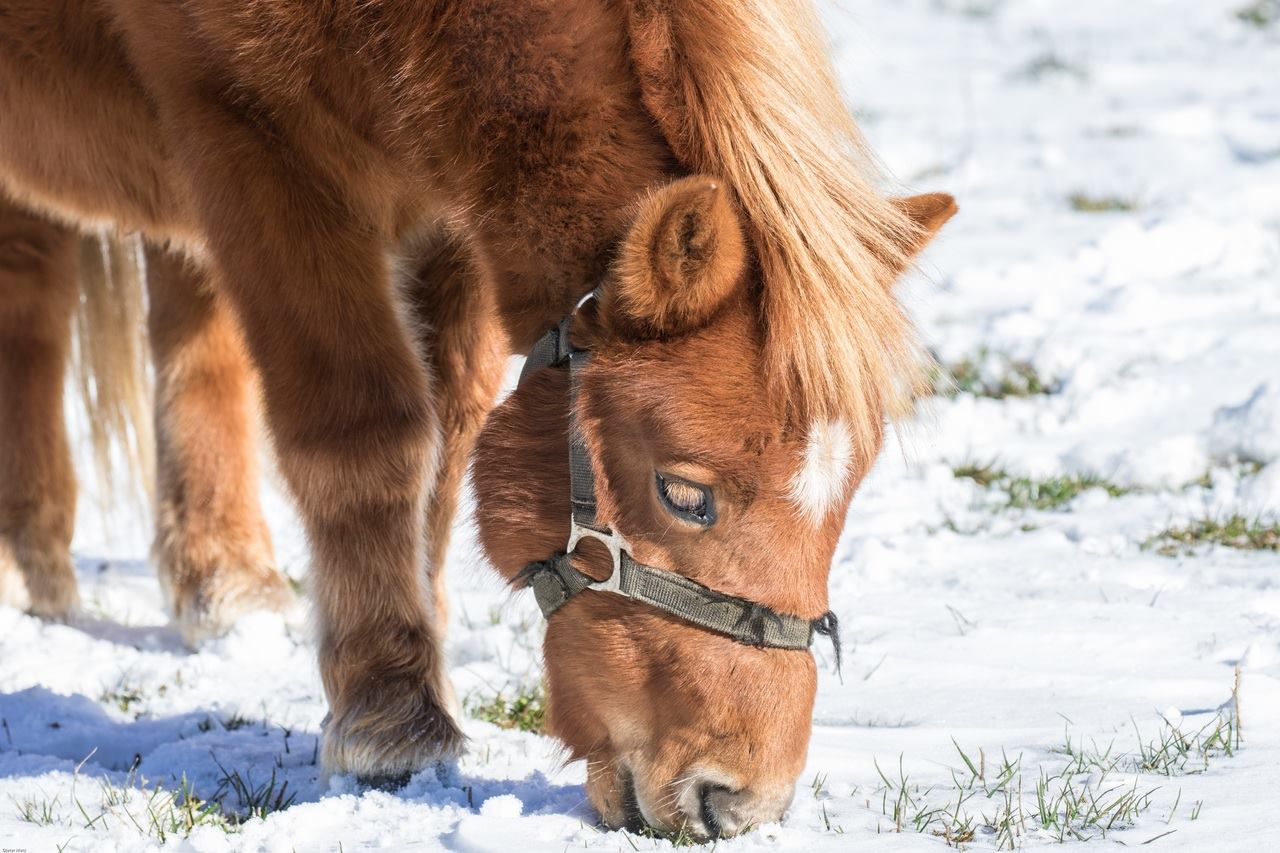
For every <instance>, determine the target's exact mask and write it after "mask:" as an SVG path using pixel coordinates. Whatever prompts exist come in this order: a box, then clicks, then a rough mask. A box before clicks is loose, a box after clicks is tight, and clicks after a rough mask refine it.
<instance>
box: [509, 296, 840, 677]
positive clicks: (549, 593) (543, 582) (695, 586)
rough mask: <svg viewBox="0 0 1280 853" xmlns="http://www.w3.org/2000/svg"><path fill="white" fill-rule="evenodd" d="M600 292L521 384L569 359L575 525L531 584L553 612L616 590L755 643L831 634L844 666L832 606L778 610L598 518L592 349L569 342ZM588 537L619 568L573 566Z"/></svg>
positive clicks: (798, 646) (541, 348)
mask: <svg viewBox="0 0 1280 853" xmlns="http://www.w3.org/2000/svg"><path fill="white" fill-rule="evenodd" d="M597 293H598V291H594V290H593V291H592V292H591V293H589V294H587V296H585V297H584V298H583V299H582V301H581V302H579V303H578V306H577V308H575V309H574V311H573V312H571V313H570V314H568V315H566V316H565V317H564V319H562V320H561V321H560V322H559V323H557V324H556V326H555V328H553V329H551V330H550V331H548V332H547V333H546V334H545V335H543V336H542V337H541V338H539V339H538V342H537V343H536V344H534V346H533V349H532V350H531V351H530V353H529V357H528V359H527V360H526V361H525V364H524V369H523V370H521V371H520V384H524V382H525V380H526V379H527V378H528V377H529V376H531V375H533V374H534V373H537V372H538V371H540V370H542V369H543V368H546V367H557V366H560V365H563V364H565V363H568V365H569V499H570V512H571V517H570V522H571V527H570V532H569V542H568V544H567V545H566V546H565V550H564V551H563V552H561V553H558V554H555V555H553V556H551V557H549V558H548V559H546V560H538V561H536V562H533V563H529V564H528V565H527V566H525V567H524V568H523V569H522V570H521V571H520V574H519V577H520V578H521V579H523V580H524V581H525V582H526V583H527V584H528V585H529V586H530V587H531V588H532V589H533V595H534V598H535V599H536V600H537V602H538V607H539V608H541V610H542V615H543V616H544V617H546V618H547V619H550V618H551V615H552V614H553V613H555V612H556V611H557V610H559V609H560V608H561V607H563V606H564V604H565V603H566V602H567V601H568V600H569V599H571V598H573V597H574V596H575V595H578V594H579V593H581V592H583V591H585V590H588V589H590V590H596V591H598V592H611V593H613V594H615V595H620V596H622V597H624V598H630V599H634V600H635V601H640V602H643V603H645V604H648V605H650V606H651V607H656V608H657V609H659V610H662V611H665V612H666V613H670V614H672V615H673V616H678V617H680V618H681V619H683V620H685V621H686V622H691V623H693V624H694V625H699V626H701V627H703V628H707V629H708V630H711V631H715V632H717V633H719V634H723V635H725V636H726V637H730V638H731V639H734V640H737V641H738V642H740V643H745V644H747V645H750V646H760V647H764V648H773V649H793V650H797V651H801V650H804V649H807V648H809V647H810V646H811V645H812V644H813V636H814V634H815V633H816V634H822V635H823V636H826V637H830V638H831V643H832V646H833V647H834V649H835V658H836V670H837V672H838V671H839V669H840V623H839V621H838V620H837V619H836V616H835V614H834V613H831V612H830V611H828V612H827V613H825V614H823V615H822V616H821V617H819V618H817V619H804V618H801V617H799V616H792V615H790V614H786V613H778V612H777V611H775V610H773V609H772V608H769V607H765V606H764V605H763V604H759V603H758V602H755V601H749V600H747V599H745V598H739V597H737V596H734V595H727V594H725V593H722V592H717V591H716V590H714V589H711V588H710V587H706V586H703V585H702V584H700V583H698V582H697V581H694V580H691V579H690V578H687V577H685V576H684V575H679V574H676V573H675V572H669V571H666V570H665V569H658V568H655V567H653V566H646V565H644V564H643V563H638V562H636V561H635V560H634V559H633V558H632V556H631V548H630V546H629V545H628V544H627V541H626V540H625V539H624V538H623V537H622V536H621V534H619V533H618V532H617V531H614V530H612V529H611V528H610V527H609V526H608V525H606V524H602V523H601V522H600V521H598V520H597V518H596V484H595V471H594V469H593V468H592V467H591V456H590V454H589V453H588V452H587V446H586V443H585V441H584V438H583V434H582V430H581V428H580V427H579V424H578V416H577V408H578V407H577V403H578V393H579V391H580V388H581V384H582V369H583V367H585V366H586V363H587V360H588V359H589V358H590V353H589V352H587V351H586V350H579V349H574V347H573V345H572V344H571V343H570V341H569V329H570V326H571V325H572V324H573V318H574V316H575V315H576V314H577V311H578V308H581V307H582V306H583V305H585V304H586V303H587V302H589V301H591V300H592V299H595V298H596V297H597ZM583 539H595V540H597V541H599V542H601V543H603V544H604V546H605V547H606V548H607V549H608V550H609V556H610V558H611V559H612V561H613V572H612V573H611V574H610V575H609V577H608V578H607V579H606V580H603V581H597V580H595V579H594V578H592V577H590V576H589V575H586V574H583V573H582V572H580V571H578V570H577V569H576V568H574V566H573V560H572V555H573V552H574V550H575V549H576V548H577V547H578V543H579V542H580V541H582V540H583Z"/></svg>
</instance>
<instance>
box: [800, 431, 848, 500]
mask: <svg viewBox="0 0 1280 853" xmlns="http://www.w3.org/2000/svg"><path fill="white" fill-rule="evenodd" d="M852 467H853V437H852V436H851V435H850V434H849V427H848V426H847V425H846V424H845V423H844V422H843V421H821V422H818V423H814V424H812V425H811V426H810V427H809V442H808V444H807V445H806V446H805V449H804V458H803V459H802V460H801V462H800V470H798V471H796V475H795V476H794V477H792V478H791V489H790V494H791V500H792V501H794V502H795V504H796V506H797V507H799V509H800V514H801V515H802V516H804V517H805V519H807V520H808V521H809V522H810V523H812V524H818V523H819V522H821V521H822V520H823V519H824V518H826V517H827V513H829V512H830V511H831V508H832V506H833V505H834V504H835V503H836V501H838V500H840V498H841V496H842V495H843V494H844V487H845V483H847V482H848V480H849V471H850V469H851V468H852Z"/></svg>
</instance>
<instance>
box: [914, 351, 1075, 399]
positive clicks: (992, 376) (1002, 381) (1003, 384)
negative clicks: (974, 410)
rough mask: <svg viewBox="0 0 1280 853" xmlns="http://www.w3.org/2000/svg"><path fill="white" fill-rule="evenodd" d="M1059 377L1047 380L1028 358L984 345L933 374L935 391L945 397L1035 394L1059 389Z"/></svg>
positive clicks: (941, 367) (1003, 397)
mask: <svg viewBox="0 0 1280 853" xmlns="http://www.w3.org/2000/svg"><path fill="white" fill-rule="evenodd" d="M1058 387H1059V384H1058V382H1057V381H1056V380H1052V379H1046V378H1045V377H1043V376H1041V375H1040V374H1039V372H1038V371H1037V370H1036V369H1035V366H1034V365H1033V364H1031V362H1029V361H1024V360H1022V359H1015V358H1011V357H1010V356H1008V355H1005V354H1002V353H994V352H991V351H990V350H988V349H986V348H985V347H984V348H983V349H981V350H979V351H978V354H977V355H976V356H974V357H972V358H964V359H961V360H960V361H957V362H953V363H952V364H948V365H940V366H939V367H938V369H937V370H936V371H935V373H934V377H933V389H934V393H935V394H937V395H939V396H942V397H955V396H958V395H960V394H972V395H973V396H975V397H988V398H990V399H992V400H1004V399H1007V398H1009V397H1036V396H1040V395H1044V394H1053V393H1056V392H1057V390H1058Z"/></svg>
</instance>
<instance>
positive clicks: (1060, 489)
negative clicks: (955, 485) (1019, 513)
mask: <svg viewBox="0 0 1280 853" xmlns="http://www.w3.org/2000/svg"><path fill="white" fill-rule="evenodd" d="M952 473H954V474H955V475H956V477H959V478H962V479H966V480H973V481H974V482H975V483H977V484H978V485H979V486H982V487H984V488H988V489H989V488H997V489H1000V490H1001V491H1003V492H1005V494H1007V495H1008V500H1007V502H1006V503H1005V507H1004V508H1007V509H1039V510H1048V509H1058V508H1059V507H1061V506H1064V505H1066V504H1068V503H1070V502H1071V501H1073V500H1075V499H1076V498H1077V497H1079V496H1080V495H1081V494H1083V493H1084V492H1087V491H1089V490H1090V489H1102V490H1104V491H1105V492H1106V493H1107V494H1108V495H1110V496H1111V497H1113V498H1118V497H1121V496H1123V495H1127V494H1130V493H1131V492H1133V489H1131V488H1128V487H1126V486H1121V485H1119V484H1117V483H1113V482H1111V481H1110V480H1107V479H1106V478H1104V477H1100V476H1098V475H1096V474H1065V475H1061V476H1057V477H1047V478H1045V479H1036V478H1033V477H1027V476H1023V475H1017V474H1012V473H1010V472H1008V471H1006V470H1004V469H1003V468H1001V467H999V466H998V465H997V464H996V463H994V462H990V463H987V464H984V465H975V464H970V465H961V466H960V467H958V468H955V469H954V470H953V472H952Z"/></svg>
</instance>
